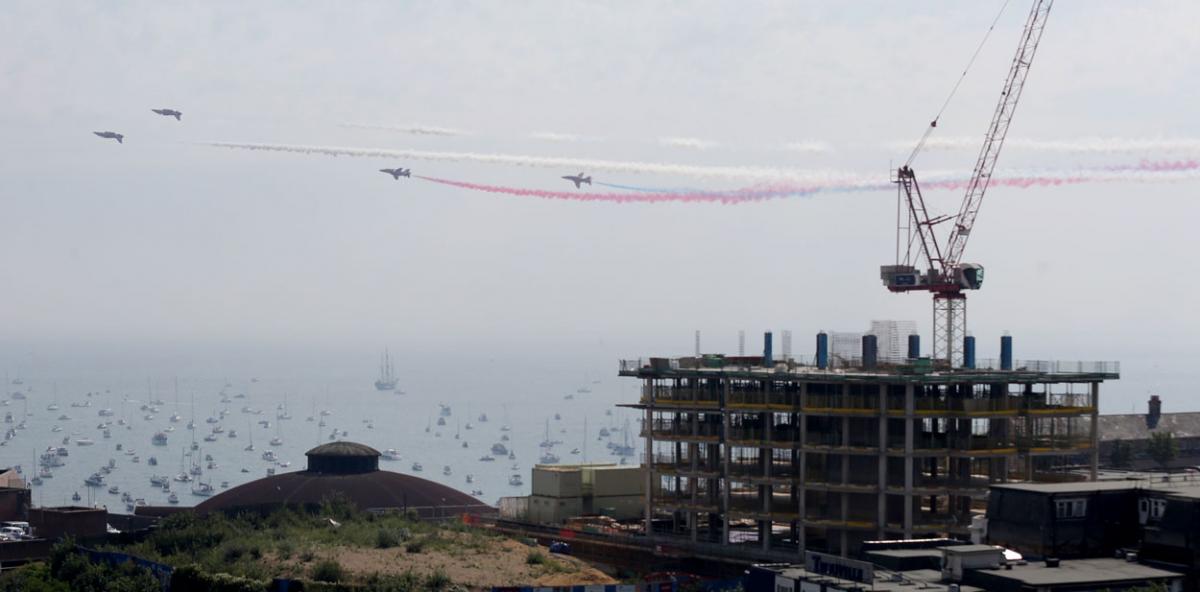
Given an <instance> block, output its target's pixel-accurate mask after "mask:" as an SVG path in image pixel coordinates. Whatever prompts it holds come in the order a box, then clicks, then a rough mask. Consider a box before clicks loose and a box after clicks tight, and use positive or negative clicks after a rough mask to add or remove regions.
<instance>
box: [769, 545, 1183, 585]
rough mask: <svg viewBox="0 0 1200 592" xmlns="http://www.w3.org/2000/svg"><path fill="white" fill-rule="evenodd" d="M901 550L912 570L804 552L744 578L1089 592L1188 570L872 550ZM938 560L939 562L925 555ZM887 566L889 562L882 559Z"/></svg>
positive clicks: (1179, 578)
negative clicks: (913, 560)
mask: <svg viewBox="0 0 1200 592" xmlns="http://www.w3.org/2000/svg"><path fill="white" fill-rule="evenodd" d="M879 553H885V554H889V555H888V556H889V557H892V558H893V559H894V558H895V557H898V555H894V554H895V553H900V554H902V555H904V556H905V557H919V558H921V559H922V560H921V561H919V562H918V563H919V565H915V566H914V568H912V569H895V568H889V567H884V566H882V565H879V564H878V563H872V562H870V561H862V560H853V559H845V558H841V557H837V556H833V555H825V554H822V553H811V552H809V553H806V554H805V556H806V557H805V564H804V565H787V564H773V565H756V566H754V567H752V568H751V569H750V570H749V571H748V573H747V578H746V592H842V591H856V592H857V591H865V590H871V591H873V592H880V591H888V592H891V591H894V592H901V591H910V590H921V591H932V592H937V591H944V592H976V591H983V590H987V591H989V592H1026V591H1030V592H1033V591H1036V592H1056V591H1061V592H1086V591H1093V590H1094V591H1100V590H1109V591H1116V590H1131V589H1151V588H1153V589H1159V590H1163V591H1164V592H1180V591H1181V590H1183V589H1184V575H1183V574H1181V573H1178V572H1175V571H1171V570H1168V569H1162V568H1158V567H1154V566H1150V565H1144V564H1141V563H1137V562H1136V561H1129V560H1126V559H1110V558H1099V559H1076V560H1065V561H1062V560H1057V559H1055V560H1048V561H1044V562H1042V561H1039V562H1034V561H1025V560H1015V559H1010V558H1008V556H1007V555H1006V552H1005V550H1004V549H1002V548H1000V547H995V546H991V545H952V546H946V547H939V548H935V549H909V548H905V549H892V550H884V551H873V552H868V553H867V554H866V556H868V557H874V556H877V555H878V554H879ZM926 557H936V558H937V559H938V562H937V563H938V565H937V567H936V568H935V567H933V566H930V565H926V564H925V562H924V558H926ZM885 563H886V562H885Z"/></svg>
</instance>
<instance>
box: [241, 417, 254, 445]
mask: <svg viewBox="0 0 1200 592" xmlns="http://www.w3.org/2000/svg"><path fill="white" fill-rule="evenodd" d="M246 432H247V433H249V434H250V443H249V444H247V445H246V447H245V448H243V449H242V450H246V451H253V450H254V426H252V425H250V420H249V419H247V420H246Z"/></svg>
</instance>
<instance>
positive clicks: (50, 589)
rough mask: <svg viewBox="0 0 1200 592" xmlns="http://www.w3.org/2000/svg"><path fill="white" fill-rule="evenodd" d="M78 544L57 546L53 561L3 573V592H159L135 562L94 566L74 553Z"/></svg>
mask: <svg viewBox="0 0 1200 592" xmlns="http://www.w3.org/2000/svg"><path fill="white" fill-rule="evenodd" d="M74 548H75V543H74V541H70V540H68V541H67V542H64V543H62V544H59V545H56V546H55V547H54V549H53V550H52V551H51V553H50V561H48V562H46V563H33V564H30V565H26V566H24V567H21V568H18V569H14V570H8V571H5V572H3V574H0V592H10V591H11V592H17V591H20V592H107V591H111V592H159V591H160V590H161V589H162V587H161V586H159V583H158V580H156V579H154V576H152V575H150V572H148V571H146V570H145V569H142V568H140V567H137V566H135V565H134V564H132V563H123V564H121V565H117V566H112V565H108V564H107V563H91V562H89V561H88V559H87V557H86V556H85V555H82V554H79V553H76V552H74Z"/></svg>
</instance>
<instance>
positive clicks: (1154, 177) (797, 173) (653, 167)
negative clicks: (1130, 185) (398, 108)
mask: <svg viewBox="0 0 1200 592" xmlns="http://www.w3.org/2000/svg"><path fill="white" fill-rule="evenodd" d="M203 144H205V145H208V146H216V147H222V148H231V149H240V150H267V151H273V152H291V153H297V154H320V155H327V156H356V157H366V158H395V159H406V160H427V161H445V162H475V163H482V164H498V165H510V166H525V167H537V168H554V169H560V170H564V169H565V170H570V171H576V170H583V171H601V172H613V173H635V174H661V175H672V176H679V177H692V178H698V179H724V180H733V181H749V182H756V183H781V182H782V183H800V184H806V185H811V186H824V187H837V188H838V190H839V191H854V190H856V189H879V188H881V187H887V186H889V185H890V184H889V183H888V181H887V175H886V173H868V174H863V173H854V172H847V171H829V170H802V169H780V168H765V167H736V166H696V165H683V164H668V163H653V162H630V161H616V160H597V159H586V158H559V157H544V156H528V155H521V154H483V153H474V152H440V151H439V152H432V151H424V150H389V149H382V148H343V147H336V146H297V145H289V144H250V143H238V142H206V143H203ZM969 176H970V171H969V170H925V171H922V174H921V179H922V181H923V183H924V184H925V185H926V186H927V187H930V188H933V187H936V186H940V187H941V188H942V189H959V188H961V185H962V184H963V183H964V182H965V180H966V179H967V178H968V177H969ZM994 179H995V180H994V181H993V182H994V183H996V184H997V185H998V186H1004V185H1015V186H1020V185H1021V184H1022V183H1024V181H1022V180H1035V181H1031V182H1032V183H1035V184H1039V185H1055V184H1075V183H1080V182H1135V183H1148V182H1173V181H1189V180H1196V179H1200V160H1197V159H1191V160H1180V161H1173V162H1172V161H1150V160H1143V161H1141V162H1139V163H1136V164H1128V165H1115V166H1114V165H1109V166H1099V167H1077V168H1067V169H1001V170H998V171H996V175H995V178H994Z"/></svg>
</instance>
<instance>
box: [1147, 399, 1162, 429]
mask: <svg viewBox="0 0 1200 592" xmlns="http://www.w3.org/2000/svg"><path fill="white" fill-rule="evenodd" d="M1149 407H1150V410H1149V412H1148V413H1146V427H1148V428H1150V429H1154V428H1156V427H1158V420H1159V418H1161V417H1162V399H1159V398H1158V395H1150V403H1149Z"/></svg>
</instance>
